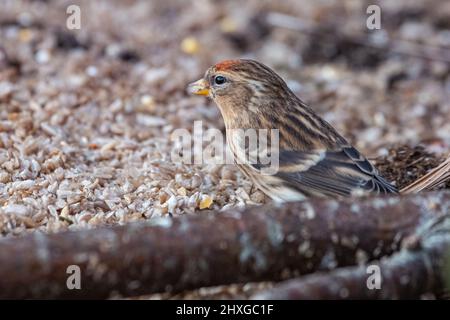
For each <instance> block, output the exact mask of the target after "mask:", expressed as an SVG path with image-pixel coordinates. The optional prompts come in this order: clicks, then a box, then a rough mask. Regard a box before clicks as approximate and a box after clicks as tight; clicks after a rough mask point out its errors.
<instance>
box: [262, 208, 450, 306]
mask: <svg viewBox="0 0 450 320" xmlns="http://www.w3.org/2000/svg"><path fill="white" fill-rule="evenodd" d="M438 220H442V219H438ZM432 229H434V230H430V231H431V232H430V233H427V232H423V231H420V232H421V233H422V234H419V235H414V236H412V237H411V238H409V239H410V241H407V243H408V244H407V247H406V248H404V249H403V250H402V251H400V252H399V253H396V254H394V255H393V256H392V257H388V258H385V259H383V260H381V261H379V262H372V265H377V266H378V267H379V270H380V273H381V284H380V286H379V288H378V289H377V288H376V287H374V286H371V289H369V286H368V285H367V282H368V280H369V277H370V276H371V275H372V274H373V271H371V270H369V272H368V269H367V267H368V266H367V265H364V266H359V267H346V268H339V269H336V270H334V271H331V272H329V273H315V274H313V275H309V276H304V277H301V278H298V279H293V280H288V281H285V282H282V283H280V284H278V285H277V286H276V287H274V288H272V289H269V290H267V291H265V292H261V293H258V294H256V295H255V296H253V299H270V300H273V299H279V300H294V299H322V300H323V299H419V298H420V297H421V296H422V295H424V294H427V293H432V294H434V295H435V296H440V295H442V294H444V293H446V292H447V293H448V292H449V291H450V287H446V285H447V286H449V285H450V283H449V281H450V214H449V215H447V218H446V219H445V220H443V221H438V223H437V227H436V225H435V226H433V227H432ZM369 281H370V280H369ZM369 284H370V282H369ZM372 284H373V283H372Z"/></svg>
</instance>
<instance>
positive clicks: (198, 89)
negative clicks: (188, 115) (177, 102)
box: [187, 79, 209, 96]
mask: <svg viewBox="0 0 450 320" xmlns="http://www.w3.org/2000/svg"><path fill="white" fill-rule="evenodd" d="M187 89H188V92H189V93H192V94H196V95H199V96H207V95H209V85H208V83H207V82H206V80H205V79H200V80H197V81H195V82H192V83H191V84H189V85H188V88H187Z"/></svg>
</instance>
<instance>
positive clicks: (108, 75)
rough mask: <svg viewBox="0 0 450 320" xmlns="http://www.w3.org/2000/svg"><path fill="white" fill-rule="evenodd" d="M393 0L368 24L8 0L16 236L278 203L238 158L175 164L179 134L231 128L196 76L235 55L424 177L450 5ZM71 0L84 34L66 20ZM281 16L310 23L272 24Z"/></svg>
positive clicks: (5, 68)
mask: <svg viewBox="0 0 450 320" xmlns="http://www.w3.org/2000/svg"><path fill="white" fill-rule="evenodd" d="M431 2H433V3H432V4H431ZM379 3H380V6H381V8H382V17H383V20H382V29H381V30H378V31H371V32H368V31H367V29H366V28H365V19H366V15H365V9H366V7H367V4H365V3H364V1H361V2H357V1H322V2H315V1H307V2H300V1H283V2H279V3H275V2H274V1H256V0H254V1H246V2H245V3H237V2H232V1H230V2H219V1H194V2H192V3H191V2H187V1H172V0H165V1H95V2H94V1H73V0H70V1H50V0H48V1H16V0H0V6H1V7H2V8H1V10H0V234H1V235H2V236H3V237H10V236H21V235H24V234H27V233H30V232H36V231H40V232H46V233H47V232H59V231H63V230H67V229H81V228H91V227H95V226H99V225H116V224H123V223H127V222H129V221H135V220H146V219H151V218H153V217H159V216H165V215H168V214H169V213H170V214H172V215H173V216H177V215H180V214H202V212H204V211H205V210H211V209H219V210H220V209H226V208H230V207H233V206H244V205H254V204H261V203H264V202H267V201H269V200H268V199H266V197H265V196H264V195H263V194H262V193H261V192H260V191H258V190H256V189H255V188H253V187H252V184H251V183H250V182H249V181H247V180H246V179H245V178H244V177H243V176H241V174H240V173H239V172H238V171H237V170H236V168H234V167H233V166H230V165H185V164H175V163H172V162H171V161H170V155H171V152H172V151H173V150H174V148H175V146H174V143H173V142H172V141H171V138H170V137H171V134H172V133H173V132H174V130H176V129H179V128H185V129H188V130H192V127H193V122H194V121H195V120H202V121H203V125H204V128H218V129H220V130H222V131H223V130H224V126H223V122H222V119H221V117H220V114H219V112H218V110H217V109H216V107H215V106H214V105H213V104H212V102H211V101H208V100H207V99H202V98H199V97H190V96H188V95H187V93H186V91H185V86H186V84H187V83H189V82H191V81H192V80H196V79H198V78H199V77H200V76H201V75H202V74H203V73H204V71H205V70H206V68H207V67H208V66H209V65H211V64H213V63H215V62H218V61H220V60H222V59H225V58H235V57H247V58H254V59H257V60H260V61H262V62H264V63H265V64H267V65H269V66H271V67H273V68H274V69H275V70H277V72H279V73H280V74H281V75H282V76H283V77H284V78H285V79H286V80H287V81H288V84H289V86H290V87H291V88H292V89H293V90H294V91H295V92H296V93H297V94H298V95H299V96H300V97H302V98H303V100H305V101H307V102H308V103H310V104H311V105H312V106H313V107H314V108H315V110H316V111H317V112H318V113H319V114H321V115H322V116H323V117H324V118H325V119H326V120H328V121H329V122H331V123H332V125H333V126H335V127H336V128H337V129H338V130H339V131H340V132H341V133H342V134H343V135H344V136H346V137H347V138H348V139H349V140H350V141H351V142H352V143H353V144H354V145H355V146H356V147H357V148H358V149H360V150H361V151H362V152H363V153H364V154H366V155H367V156H368V157H369V158H377V161H376V162H377V164H378V165H379V166H380V170H381V171H382V172H383V173H385V174H386V176H387V177H388V179H390V180H391V181H394V182H395V183H396V184H397V185H399V186H404V185H406V184H407V183H409V182H411V181H412V180H414V178H415V177H418V176H420V175H421V174H423V173H424V172H426V171H427V170H429V169H430V168H431V167H433V166H435V165H436V164H438V163H439V161H440V160H441V159H442V157H443V156H444V154H445V153H446V152H447V153H448V151H449V150H450V76H449V70H450V63H449V61H450V23H449V21H450V3H449V2H448V1H406V0H402V1H395V3H392V2H391V1H380V2H379ZM70 4H78V5H79V6H80V7H81V19H82V20H81V22H82V25H81V29H80V30H73V31H69V30H68V29H67V28H66V27H65V22H66V18H67V15H66V8H67V6H68V5H70ZM275 12H277V13H283V14H289V15H292V16H295V17H297V18H298V19H299V20H300V21H302V22H305V23H306V25H308V28H307V30H306V31H302V32H300V31H298V30H297V31H296V30H292V29H289V28H284V27H280V26H276V24H279V23H280V19H278V20H277V19H272V20H270V21H271V22H270V23H269V22H268V17H272V18H274V17H276V16H275V15H274V14H273V13H275ZM281 20H283V19H281ZM277 21H278V22H277ZM361 37H362V39H365V41H369V43H372V44H374V43H375V44H381V45H384V44H386V41H387V40H386V39H391V40H394V41H393V42H394V43H396V44H404V43H406V44H407V45H411V44H412V45H414V46H415V47H414V48H416V49H417V48H421V49H423V48H425V49H427V48H431V49H436V50H435V51H437V52H438V54H435V53H433V54H430V53H429V52H428V51H430V50H431V49H430V50H419V51H420V52H419V51H417V50H416V49H415V51H414V52H416V53H417V52H419V53H417V54H411V52H410V51H408V52H409V53H408V52H407V54H405V52H403V53H399V52H400V51H402V50H403V49H404V47H405V46H404V45H402V46H400V49H399V48H397V47H395V48H391V47H390V46H388V47H389V48H387V49H382V50H379V49H375V48H373V46H372V45H369V46H368V45H360V43H359V42H360V41H359V42H358V41H355V39H360V38H361ZM398 39H402V40H401V41H400V40H398ZM403 51H404V50H403ZM425 51H427V52H425ZM424 52H425V53H424ZM414 55H416V56H414ZM417 55H418V56H421V57H417ZM445 61H447V62H445ZM418 145H420V147H416V146H418ZM449 187H450V186H449ZM247 289H248V288H247ZM244 291H245V290H244ZM247 291H251V290H250V289H248V290H247ZM193 295H194V297H197V296H196V294H193Z"/></svg>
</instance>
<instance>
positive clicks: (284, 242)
mask: <svg viewBox="0 0 450 320" xmlns="http://www.w3.org/2000/svg"><path fill="white" fill-rule="evenodd" d="M449 203H450V193H449V192H440V193H428V194H427V193H424V194H417V195H409V196H402V197H399V196H391V197H384V198H360V199H348V200H345V201H339V202H338V201H335V200H323V199H312V200H310V201H307V202H303V203H289V204H285V205H283V206H279V207H276V206H263V207H252V208H245V209H240V210H238V209H236V210H230V211H228V212H220V213H219V212H213V213H210V214H199V215H196V216H184V217H179V218H174V219H169V218H166V219H158V220H153V221H150V222H149V223H134V224H129V225H126V226H118V227H101V228H98V229H94V230H83V231H76V232H64V233H59V234H50V235H45V234H40V233H38V232H35V233H34V234H32V235H30V236H26V237H23V238H9V239H3V240H1V241H0V298H81V297H82V298H107V297H109V296H111V295H112V294H120V295H123V296H133V295H140V294H149V293H155V292H162V291H172V292H179V291H182V290H188V289H193V288H200V287H205V286H215V285H222V284H229V283H239V282H250V281H261V280H280V279H285V278H291V277H293V276H296V275H301V274H308V273H311V272H314V271H317V270H328V269H334V268H336V267H343V266H351V265H355V264H357V263H358V262H364V261H365V260H368V259H376V258H379V257H381V256H383V255H386V254H390V253H392V252H393V251H394V250H396V249H397V248H398V246H399V244H400V242H401V240H402V239H403V238H404V237H405V236H408V235H410V234H412V233H413V232H414V230H415V229H416V227H417V226H418V225H419V224H421V223H423V222H424V221H427V220H428V219H430V218H433V217H436V216H440V215H443V214H444V213H446V212H448V211H449ZM70 265H77V266H79V267H80V269H81V290H68V289H67V286H66V280H67V278H68V277H69V274H67V273H66V270H67V267H68V266H70Z"/></svg>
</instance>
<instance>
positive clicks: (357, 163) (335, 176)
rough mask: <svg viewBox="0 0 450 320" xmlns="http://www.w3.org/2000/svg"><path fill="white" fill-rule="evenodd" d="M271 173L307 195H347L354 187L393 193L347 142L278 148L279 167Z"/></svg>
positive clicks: (389, 186)
mask: <svg viewBox="0 0 450 320" xmlns="http://www.w3.org/2000/svg"><path fill="white" fill-rule="evenodd" d="M257 167H259V168H256V167H255V169H261V167H260V166H257ZM274 176H276V177H277V178H279V179H280V180H281V181H282V184H283V185H284V186H286V187H289V188H294V189H296V190H298V191H300V192H301V193H303V194H305V195H309V196H314V195H322V196H323V195H326V196H331V197H337V196H350V195H351V194H353V193H355V192H356V193H357V192H358V191H362V192H375V193H397V190H396V188H395V187H394V186H392V185H391V184H390V183H389V182H387V181H386V180H384V179H383V178H382V177H380V176H379V174H378V171H377V170H376V169H375V168H374V166H372V164H371V163H370V162H369V161H368V160H367V159H366V158H364V157H363V156H362V155H361V154H360V153H359V152H358V151H357V150H356V149H355V148H353V147H351V146H349V147H342V148H341V149H340V150H336V151H326V150H316V151H313V152H302V151H280V154H279V169H278V172H276V173H275V174H274Z"/></svg>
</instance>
